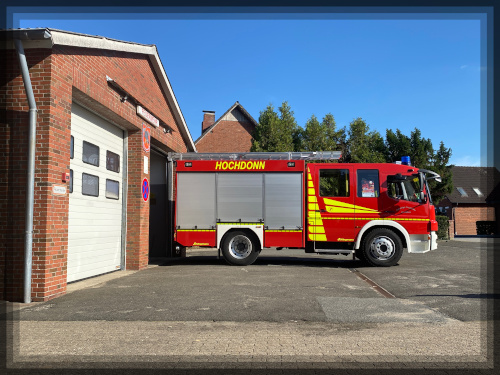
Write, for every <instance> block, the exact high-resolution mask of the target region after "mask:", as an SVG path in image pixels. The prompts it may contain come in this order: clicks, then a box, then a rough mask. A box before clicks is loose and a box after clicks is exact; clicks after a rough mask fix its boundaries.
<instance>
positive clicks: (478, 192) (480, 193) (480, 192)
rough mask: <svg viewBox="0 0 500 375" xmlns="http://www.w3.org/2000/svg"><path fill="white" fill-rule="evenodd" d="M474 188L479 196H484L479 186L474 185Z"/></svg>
mask: <svg viewBox="0 0 500 375" xmlns="http://www.w3.org/2000/svg"><path fill="white" fill-rule="evenodd" d="M472 190H474V193H476V194H477V196H478V197H482V196H483V195H484V194H483V193H482V191H481V190H479V188H477V187H473V188H472Z"/></svg>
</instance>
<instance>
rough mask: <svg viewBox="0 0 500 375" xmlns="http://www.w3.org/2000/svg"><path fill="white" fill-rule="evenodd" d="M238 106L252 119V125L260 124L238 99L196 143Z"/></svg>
mask: <svg viewBox="0 0 500 375" xmlns="http://www.w3.org/2000/svg"><path fill="white" fill-rule="evenodd" d="M236 107H238V109H239V110H240V111H241V112H242V113H243V114H244V115H245V117H246V118H248V119H249V120H250V123H252V125H254V126H257V125H258V123H257V121H255V119H254V118H253V117H252V116H250V113H248V112H247V110H246V109H245V108H243V106H242V105H241V104H240V103H239V102H238V101H236V102H235V103H234V104H233V105H232V106H231V107H229V109H228V110H227V111H226V112H224V114H223V115H222V116H221V117H219V118H218V119H217V121H215V122H214V123H213V124H212V125H210V126H209V127H208V128H207V129H206V130H205V131H204V132H203V133H201V135H200V136H199V137H198V139H197V140H196V141H194V144H195V145H196V144H197V143H198V142H199V141H201V139H202V138H203V137H204V136H205V135H207V134H208V133H210V131H211V130H212V129H213V128H215V127H216V126H217V124H219V122H220V120H221V119H223V118H224V116H225V115H227V114H228V113H229V112H231V111H232V110H233V109H235V108H236ZM205 112H210V111H205Z"/></svg>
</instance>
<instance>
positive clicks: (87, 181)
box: [82, 173, 99, 197]
mask: <svg viewBox="0 0 500 375" xmlns="http://www.w3.org/2000/svg"><path fill="white" fill-rule="evenodd" d="M82 194H83V195H90V196H92V197H98V196H99V177H98V176H94V175H91V174H87V173H82Z"/></svg>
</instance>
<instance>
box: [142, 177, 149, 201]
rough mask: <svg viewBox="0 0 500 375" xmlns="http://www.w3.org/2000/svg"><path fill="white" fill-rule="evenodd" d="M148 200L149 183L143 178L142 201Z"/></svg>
mask: <svg viewBox="0 0 500 375" xmlns="http://www.w3.org/2000/svg"><path fill="white" fill-rule="evenodd" d="M148 198H149V182H148V179H147V178H145V179H144V180H142V199H144V202H147V201H148Z"/></svg>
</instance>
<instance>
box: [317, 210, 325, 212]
mask: <svg viewBox="0 0 500 375" xmlns="http://www.w3.org/2000/svg"><path fill="white" fill-rule="evenodd" d="M316 212H326V210H316Z"/></svg>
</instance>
